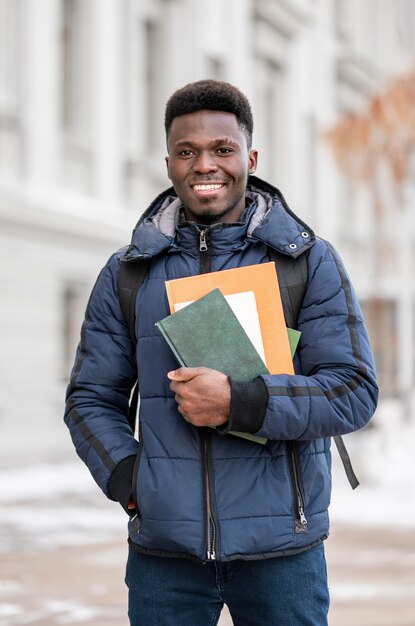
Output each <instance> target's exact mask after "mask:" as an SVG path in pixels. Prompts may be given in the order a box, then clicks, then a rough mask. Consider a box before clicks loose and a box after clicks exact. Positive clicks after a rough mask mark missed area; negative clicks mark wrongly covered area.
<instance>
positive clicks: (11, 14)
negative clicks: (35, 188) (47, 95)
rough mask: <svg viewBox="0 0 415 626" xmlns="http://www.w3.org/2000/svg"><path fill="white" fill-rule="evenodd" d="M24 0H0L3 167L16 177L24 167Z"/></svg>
mask: <svg viewBox="0 0 415 626" xmlns="http://www.w3.org/2000/svg"><path fill="white" fill-rule="evenodd" d="M21 8H22V7H21V2H20V0H0V171H1V172H2V175H3V176H4V175H5V174H6V175H8V174H10V175H11V176H12V177H14V176H15V175H16V173H17V174H18V173H19V172H20V169H21V150H22V146H21V135H20V119H19V116H20V102H21V90H20V80H21V58H20V46H21V39H22V37H21V35H22V33H21V24H22V10H21Z"/></svg>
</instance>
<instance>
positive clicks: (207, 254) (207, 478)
mask: <svg viewBox="0 0 415 626" xmlns="http://www.w3.org/2000/svg"><path fill="white" fill-rule="evenodd" d="M199 253H200V268H199V272H200V274H206V273H207V272H210V271H211V248H210V231H209V228H206V229H204V230H199ZM200 440H201V446H202V465H203V476H204V491H205V505H206V521H205V524H206V557H207V560H208V561H214V560H215V559H216V552H217V551H216V544H217V531H216V521H215V516H214V513H213V506H212V482H211V481H212V478H211V476H212V468H211V454H212V452H211V433H210V432H209V429H200Z"/></svg>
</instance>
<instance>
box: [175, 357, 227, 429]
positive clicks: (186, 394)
mask: <svg viewBox="0 0 415 626" xmlns="http://www.w3.org/2000/svg"><path fill="white" fill-rule="evenodd" d="M167 376H168V378H169V379H170V380H171V381H172V382H171V383H170V389H171V390H172V391H173V392H174V394H175V400H176V402H177V408H178V411H179V413H180V414H181V415H182V416H183V417H184V419H185V420H186V421H187V422H189V423H190V424H193V426H221V425H222V424H225V422H227V421H228V417H229V411H230V405H231V386H230V384H229V380H228V377H227V376H225V374H222V373H221V372H218V371H216V370H212V369H209V368H207V367H180V368H179V369H177V370H174V371H172V372H169V373H168V374H167Z"/></svg>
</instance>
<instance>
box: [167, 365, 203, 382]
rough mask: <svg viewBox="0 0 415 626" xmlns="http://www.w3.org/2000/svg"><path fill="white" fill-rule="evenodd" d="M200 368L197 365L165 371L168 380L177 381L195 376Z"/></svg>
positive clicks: (184, 380) (183, 380)
mask: <svg viewBox="0 0 415 626" xmlns="http://www.w3.org/2000/svg"><path fill="white" fill-rule="evenodd" d="M199 370H200V368H198V367H179V369H177V370H172V371H171V372H168V373H167V378H169V379H170V380H176V381H178V382H186V381H188V380H192V378H195V376H198V375H199V374H200V371H199Z"/></svg>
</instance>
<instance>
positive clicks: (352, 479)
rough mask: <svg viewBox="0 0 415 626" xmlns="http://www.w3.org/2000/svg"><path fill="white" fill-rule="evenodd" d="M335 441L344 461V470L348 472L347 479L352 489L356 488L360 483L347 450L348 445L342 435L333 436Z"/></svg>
mask: <svg viewBox="0 0 415 626" xmlns="http://www.w3.org/2000/svg"><path fill="white" fill-rule="evenodd" d="M333 439H334V443H335V444H336V446H337V451H338V453H339V456H340V459H341V462H342V463H343V467H344V471H345V472H346V476H347V479H348V481H349V483H350V486H351V488H352V489H356V487H358V486H359V485H360V483H359V481H358V479H357V476H356V474H355V473H354V470H353V466H352V462H351V460H350V456H349V453H348V452H347V449H346V445H345V443H344V441H343V437H342V436H341V435H335V436H334V437H333Z"/></svg>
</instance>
